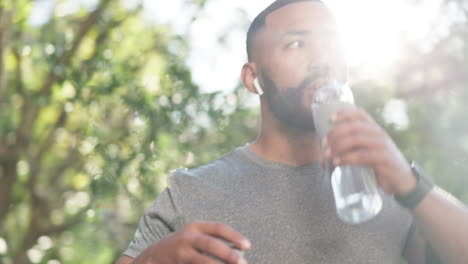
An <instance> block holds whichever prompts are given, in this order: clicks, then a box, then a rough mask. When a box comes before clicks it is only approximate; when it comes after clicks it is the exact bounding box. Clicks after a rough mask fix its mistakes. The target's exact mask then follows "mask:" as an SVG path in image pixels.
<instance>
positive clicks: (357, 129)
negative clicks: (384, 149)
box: [327, 120, 384, 142]
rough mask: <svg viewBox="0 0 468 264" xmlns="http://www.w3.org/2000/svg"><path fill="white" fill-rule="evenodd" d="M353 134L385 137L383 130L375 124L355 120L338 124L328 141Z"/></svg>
mask: <svg viewBox="0 0 468 264" xmlns="http://www.w3.org/2000/svg"><path fill="white" fill-rule="evenodd" d="M353 134H375V135H384V134H383V130H382V129H381V128H380V127H379V126H376V125H375V124H372V123H368V122H363V121H360V120H353V121H350V122H345V123H340V124H337V125H336V126H335V127H333V129H332V130H331V131H330V132H329V133H328V135H327V141H328V142H331V141H336V140H338V139H340V138H342V137H345V136H348V135H353Z"/></svg>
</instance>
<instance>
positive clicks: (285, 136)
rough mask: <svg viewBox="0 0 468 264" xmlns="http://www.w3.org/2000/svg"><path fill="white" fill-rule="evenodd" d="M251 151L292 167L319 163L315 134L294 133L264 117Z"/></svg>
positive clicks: (317, 142)
mask: <svg viewBox="0 0 468 264" xmlns="http://www.w3.org/2000/svg"><path fill="white" fill-rule="evenodd" d="M251 149H252V151H254V152H255V153H256V154H257V155H259V156H260V157H262V158H264V159H267V160H272V161H276V162H280V163H284V164H288V165H293V166H301V165H305V164H309V163H312V162H315V161H320V158H321V155H320V142H319V139H318V137H317V135H316V133H315V132H313V131H312V132H303V131H301V132H299V131H294V130H291V129H288V128H286V127H285V126H284V125H282V124H281V123H279V122H278V121H277V120H276V119H272V118H270V119H268V118H265V116H263V118H262V127H261V130H260V133H259V136H258V137H257V139H256V140H255V141H254V142H253V143H252V144H251Z"/></svg>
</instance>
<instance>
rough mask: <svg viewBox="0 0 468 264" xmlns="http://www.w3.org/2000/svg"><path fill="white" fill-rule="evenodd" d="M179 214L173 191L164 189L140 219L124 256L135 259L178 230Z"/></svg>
mask: <svg viewBox="0 0 468 264" xmlns="http://www.w3.org/2000/svg"><path fill="white" fill-rule="evenodd" d="M181 215H182V214H181V212H180V208H179V207H178V205H177V203H176V199H175V192H174V190H172V188H171V189H169V188H166V189H164V191H163V192H161V194H160V195H159V196H158V198H157V199H156V201H155V202H154V203H153V204H152V205H151V207H150V208H149V209H148V210H146V212H145V213H144V215H143V216H142V217H141V218H140V224H139V226H138V229H137V230H136V232H135V235H134V238H133V240H132V241H131V242H130V244H129V245H128V248H127V249H126V250H125V251H124V253H123V254H124V255H126V256H129V257H131V258H137V257H138V256H139V255H140V254H141V252H143V251H144V250H145V249H146V248H148V247H149V246H151V245H152V244H154V243H155V242H157V241H159V240H161V239H163V238H164V237H166V236H168V235H169V234H171V233H172V232H174V231H175V230H177V229H178V227H179V226H180V224H181Z"/></svg>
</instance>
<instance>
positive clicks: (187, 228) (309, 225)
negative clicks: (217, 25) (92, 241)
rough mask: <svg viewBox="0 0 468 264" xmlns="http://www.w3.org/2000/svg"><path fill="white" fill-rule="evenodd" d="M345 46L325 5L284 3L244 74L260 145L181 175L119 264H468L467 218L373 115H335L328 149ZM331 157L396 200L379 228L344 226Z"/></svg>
mask: <svg viewBox="0 0 468 264" xmlns="http://www.w3.org/2000/svg"><path fill="white" fill-rule="evenodd" d="M338 43H339V42H338V41H337V39H336V26H335V23H334V20H333V17H332V15H331V13H330V11H329V9H328V8H327V7H326V6H325V5H324V4H323V3H322V2H320V1H313V0H278V1H276V2H274V3H273V4H272V5H271V6H269V7H268V8H267V9H265V10H264V11H263V12H262V13H260V14H259V16H258V17H257V18H256V19H255V20H254V21H253V23H252V25H251V27H250V29H249V32H248V36H247V52H248V59H249V62H248V63H246V64H245V65H244V66H243V69H242V81H243V82H244V84H245V86H246V87H247V89H249V91H251V92H252V93H259V94H261V96H260V102H261V118H262V123H261V131H260V133H259V136H258V137H257V139H256V140H255V141H254V142H252V143H251V144H247V145H245V146H243V147H240V148H238V149H236V150H234V151H233V152H231V153H229V154H228V155H226V156H224V157H221V158H220V159H217V160H215V161H213V162H211V163H209V164H207V165H205V166H201V167H199V168H196V169H192V170H184V169H180V170H177V171H176V172H175V173H174V174H173V175H172V176H171V177H170V178H169V187H168V188H167V189H165V190H164V191H163V192H162V193H161V195H160V196H159V197H158V199H157V200H156V202H155V203H154V204H153V205H152V207H151V208H150V209H149V210H148V211H147V212H146V213H145V215H144V216H143V217H142V219H141V222H140V227H139V228H138V230H137V232H136V234H135V237H134V239H133V241H132V242H131V243H130V245H129V247H128V249H127V250H126V251H125V252H124V256H122V257H121V258H120V260H119V261H118V263H119V264H122V263H153V264H166V263H219V260H221V261H222V262H224V263H246V261H249V262H250V263H360V264H361V263H400V262H401V257H402V256H404V257H405V258H406V259H407V260H408V262H409V263H430V262H429V261H431V260H433V258H432V257H427V256H429V255H428V254H427V252H435V255H437V256H438V257H439V258H440V259H441V261H442V262H443V263H467V262H468V210H467V209H466V207H464V206H463V205H462V204H461V203H459V202H456V201H455V200H454V199H453V198H449V197H448V195H447V194H446V193H445V192H443V191H442V190H441V189H439V188H437V187H435V188H432V187H433V186H432V185H431V184H430V183H429V182H428V181H427V180H426V179H425V177H424V175H423V173H422V172H420V171H419V170H417V169H412V168H411V166H410V165H409V163H408V162H407V160H406V159H405V158H404V157H403V155H402V154H401V153H400V151H399V150H398V148H397V147H396V146H395V144H394V143H393V141H392V140H391V139H390V137H389V136H388V135H387V134H386V133H385V131H383V130H382V129H381V128H380V127H379V126H378V125H377V124H376V122H374V121H373V120H372V118H371V117H370V116H369V115H368V114H366V113H365V112H364V111H363V110H362V109H349V110H346V111H341V112H339V113H338V114H337V115H335V116H334V117H333V118H332V121H333V122H334V123H335V127H334V129H333V130H332V131H331V132H330V133H329V135H328V136H327V137H326V139H325V140H324V142H319V140H318V138H317V136H316V133H315V128H314V125H313V124H314V123H313V117H312V113H311V110H309V107H308V105H310V102H311V97H312V95H313V88H314V87H316V86H317V85H320V83H321V82H322V81H323V80H325V79H329V78H333V79H337V80H340V81H343V82H345V81H346V76H347V69H346V64H345V61H344V56H343V54H342V52H341V49H340V46H339V44H338ZM321 145H323V148H324V149H326V151H325V153H326V154H325V155H326V159H328V160H330V162H332V163H333V164H334V165H340V164H352V165H366V166H371V167H372V168H373V169H374V172H375V174H376V177H377V181H378V184H379V186H380V187H381V188H382V189H383V190H384V191H385V192H382V199H383V209H382V211H381V212H380V214H379V215H378V216H377V217H375V218H374V219H372V220H370V221H369V222H366V223H364V224H361V225H349V224H345V223H343V222H342V221H340V220H339V219H338V217H337V215H336V212H335V208H334V202H333V196H332V191H331V187H330V180H329V178H328V177H327V176H326V174H325V173H324V172H323V170H322V168H321V164H320V163H321V162H320V160H321ZM394 196H395V197H398V200H399V202H397V201H396V200H395V199H394ZM411 226H415V227H416V228H410V227H411ZM431 248H432V249H433V250H428V249H431ZM236 249H237V250H241V251H243V255H242V254H239V253H238V252H237V251H236ZM215 258H217V259H219V260H215ZM434 258H435V256H434Z"/></svg>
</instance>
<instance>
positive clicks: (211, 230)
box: [197, 222, 251, 250]
mask: <svg viewBox="0 0 468 264" xmlns="http://www.w3.org/2000/svg"><path fill="white" fill-rule="evenodd" d="M197 229H198V230H199V231H200V232H201V233H203V234H207V235H211V236H215V237H219V238H222V239H224V240H226V242H231V243H232V244H234V245H235V246H236V247H237V248H239V249H241V250H249V249H250V246H251V244H250V241H249V240H248V239H247V238H246V237H245V236H243V235H242V234H241V233H239V232H237V231H236V230H234V229H233V228H232V227H230V226H228V225H225V224H221V223H214V222H198V224H197Z"/></svg>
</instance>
